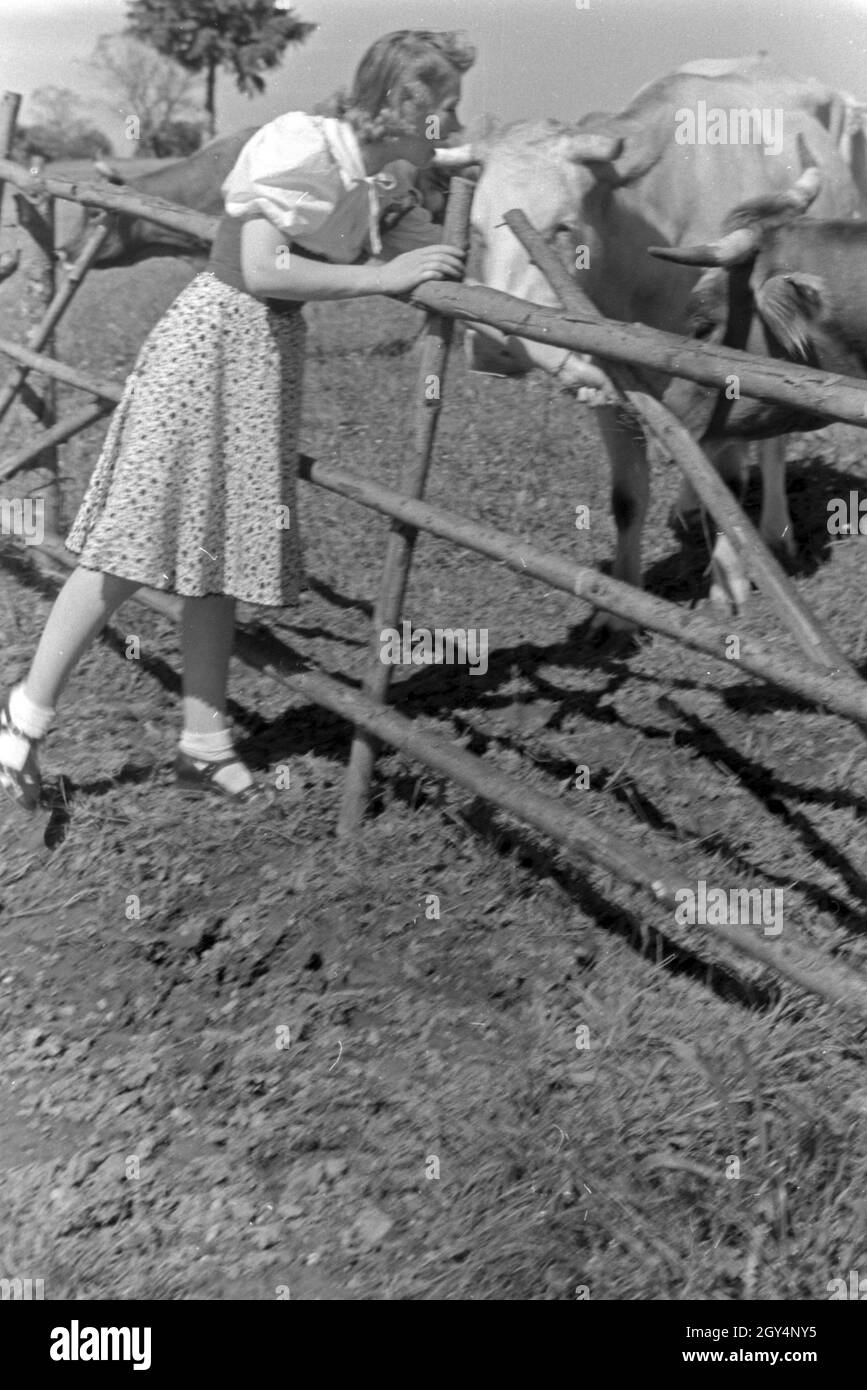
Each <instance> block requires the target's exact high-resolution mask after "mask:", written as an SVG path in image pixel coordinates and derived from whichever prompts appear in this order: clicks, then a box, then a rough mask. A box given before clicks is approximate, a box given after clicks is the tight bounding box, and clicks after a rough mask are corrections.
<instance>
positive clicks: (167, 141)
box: [88, 34, 204, 157]
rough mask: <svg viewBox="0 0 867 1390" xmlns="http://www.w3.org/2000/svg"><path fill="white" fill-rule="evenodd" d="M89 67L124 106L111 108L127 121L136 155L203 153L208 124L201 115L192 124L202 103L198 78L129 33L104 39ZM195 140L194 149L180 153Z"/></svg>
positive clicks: (110, 35) (100, 42)
mask: <svg viewBox="0 0 867 1390" xmlns="http://www.w3.org/2000/svg"><path fill="white" fill-rule="evenodd" d="M88 66H89V67H90V68H91V70H92V71H93V72H95V73H96V74H97V76H98V77H100V78H101V80H102V82H103V83H104V84H105V85H107V86H108V87H109V89H110V90H111V91H112V92H113V94H114V95H115V96H116V97H119V98H120V102H121V104H120V107H117V106H114V105H113V107H112V109H113V110H118V109H119V110H120V112H121V115H123V116H125V117H126V132H127V139H129V140H137V141H138V148H137V150H136V153H137V154H141V155H156V156H158V157H160V156H163V155H164V154H175V153H177V154H191V153H192V152H193V150H197V149H198V148H199V145H200V144H201V141H202V130H203V128H204V122H203V120H202V118H201V116H200V115H199V116H198V120H197V121H192V120H191V119H190V118H191V117H196V115H197V111H198V107H199V103H200V101H201V84H200V81H199V79H198V78H197V77H196V76H195V74H194V73H191V72H188V71H187V70H186V69H184V68H183V67H181V65H180V63H176V62H174V61H173V60H172V59H171V58H166V57H165V56H164V55H163V54H161V53H155V52H154V50H153V49H152V48H150V47H149V46H148V45H147V44H146V43H142V42H141V41H140V40H139V39H135V38H131V37H130V36H129V35H128V34H103V35H102V37H101V38H100V40H99V42H98V43H97V45H96V48H95V49H94V50H93V54H92V56H91V59H90V62H89V64H88ZM196 125H198V127H199V130H198V137H197V138H196V137H195V135H194V133H193V132H194V130H195V127H196ZM191 140H194V143H193V144H192V148H182V149H179V148H178V146H179V145H182V146H189V145H190V142H191Z"/></svg>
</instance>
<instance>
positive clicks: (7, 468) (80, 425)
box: [0, 401, 114, 482]
mask: <svg viewBox="0 0 867 1390" xmlns="http://www.w3.org/2000/svg"><path fill="white" fill-rule="evenodd" d="M113 409H114V407H113V406H112V405H110V404H109V403H108V401H92V402H91V404H90V405H85V406H82V408H81V410H79V411H76V413H75V414H74V415H67V416H66V418H65V419H64V420H58V422H57V424H56V425H53V426H52V428H51V429H50V430H46V432H45V434H44V435H43V436H42V438H41V439H40V440H39V441H38V442H37V443H36V444H30V445H28V446H27V447H26V448H24V449H19V451H18V453H17V454H13V455H12V457H11V458H9V459H7V460H6V462H5V463H4V464H3V466H2V467H0V482H5V481H6V479H7V478H11V477H13V476H14V475H15V474H16V473H18V472H20V471H21V469H22V468H26V467H27V466H28V465H30V466H31V467H34V468H38V467H39V465H38V464H37V463H36V462H35V460H36V459H38V457H39V455H40V454H41V453H42V452H43V450H44V449H45V446H46V445H47V444H50V445H53V444H63V443H64V442H65V441H66V440H67V439H71V438H72V436H73V435H75V434H80V433H81V431H82V430H86V429H87V428H88V426H90V425H92V424H94V423H95V422H96V421H97V420H101V419H102V418H103V416H105V415H107V414H109V412H110V411H111V410H113Z"/></svg>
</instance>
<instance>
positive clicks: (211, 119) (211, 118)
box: [205, 61, 217, 140]
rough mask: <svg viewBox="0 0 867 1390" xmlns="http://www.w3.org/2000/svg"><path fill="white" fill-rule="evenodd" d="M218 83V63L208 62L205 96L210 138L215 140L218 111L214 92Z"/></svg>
mask: <svg viewBox="0 0 867 1390" xmlns="http://www.w3.org/2000/svg"><path fill="white" fill-rule="evenodd" d="M216 85H217V64H216V63H215V62H213V61H212V62H210V63H209V64H208V86H207V95H206V97H205V107H206V109H207V112H208V138H209V139H210V140H213V139H214V138H215V136H216V134H217V113H216V111H215V109H214V92H215V89H216Z"/></svg>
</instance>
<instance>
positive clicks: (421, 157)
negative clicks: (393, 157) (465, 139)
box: [406, 73, 461, 169]
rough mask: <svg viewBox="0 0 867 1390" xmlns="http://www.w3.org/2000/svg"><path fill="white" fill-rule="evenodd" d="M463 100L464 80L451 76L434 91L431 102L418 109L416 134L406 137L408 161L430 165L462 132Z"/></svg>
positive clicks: (422, 165)
mask: <svg viewBox="0 0 867 1390" xmlns="http://www.w3.org/2000/svg"><path fill="white" fill-rule="evenodd" d="M460 99H461V79H460V77H459V76H458V74H457V73H454V74H450V75H449V76H448V77H446V78H445V79H444V80H443V82H441V83H440V84H439V86H438V87H437V89H436V90H435V91H432V92H431V99H430V101H429V102H426V103H425V104H424V105H423V106H418V107H417V108H416V118H415V126H416V130H415V133H414V134H412V135H409V136H407V137H406V139H407V146H408V149H407V154H406V158H407V159H409V160H411V161H412V163H413V164H415V165H416V167H417V168H420V169H423V168H425V167H426V166H427V165H428V164H430V163H431V162H432V160H433V157H434V151H435V150H436V149H438V148H439V147H440V145H445V144H446V143H447V142H448V138H449V136H450V135H453V134H454V132H455V131H456V130H460V129H461V123H460V121H459V120H458V114H457V112H458V102H459V101H460Z"/></svg>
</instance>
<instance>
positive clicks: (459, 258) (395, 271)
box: [241, 217, 463, 300]
mask: <svg viewBox="0 0 867 1390" xmlns="http://www.w3.org/2000/svg"><path fill="white" fill-rule="evenodd" d="M462 268H463V252H462V251H460V250H458V248H457V247H454V246H446V245H443V244H438V245H435V246H425V247H422V248H421V249H419V250H416V251H410V252H408V253H407V254H406V255H403V256H398V257H397V258H396V259H395V260H393V261H390V262H389V263H388V264H387V265H331V264H329V263H328V262H325V261H311V260H308V259H307V257H306V256H299V255H294V256H293V254H292V250H291V246H290V244H289V241H288V238H287V237H286V235H285V234H284V233H283V232H280V231H278V229H277V228H276V227H275V226H274V225H273V224H272V223H271V222H269V221H268V220H267V218H265V217H255V218H252V219H251V220H250V221H248V222H245V223H244V225H243V226H242V228H241V274H242V276H243V278H244V283H245V285H246V286H247V289H248V290H249V291H250V293H251V294H254V295H256V296H257V298H259V299H301V300H310V299H355V298H357V297H358V296H359V295H365V294H407V293H408V292H409V291H410V290H412V289H414V288H415V286H416V285H419V284H421V283H422V282H423V281H425V280H440V279H442V278H443V277H445V276H455V277H456V276H459V275H460V273H461V270H462Z"/></svg>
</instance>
